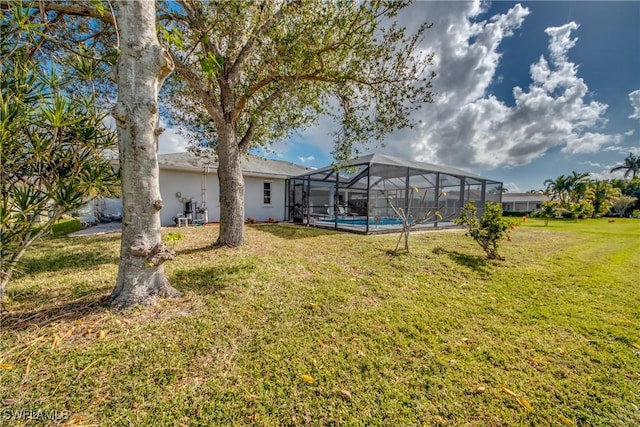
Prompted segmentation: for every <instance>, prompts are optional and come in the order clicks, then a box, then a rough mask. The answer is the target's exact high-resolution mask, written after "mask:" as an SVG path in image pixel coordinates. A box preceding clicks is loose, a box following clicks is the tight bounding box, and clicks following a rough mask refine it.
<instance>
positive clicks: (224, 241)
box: [214, 124, 244, 248]
mask: <svg viewBox="0 0 640 427" xmlns="http://www.w3.org/2000/svg"><path fill="white" fill-rule="evenodd" d="M218 136H219V140H218V180H219V182H220V235H219V236H218V240H217V241H216V242H215V243H214V246H226V247H232V248H235V247H238V246H240V245H242V243H243V242H244V177H243V176H242V168H241V164H240V161H241V159H242V152H241V150H240V148H239V147H238V137H237V134H236V130H235V128H234V126H233V125H232V124H227V125H226V126H225V127H224V130H223V131H222V132H219V135H218Z"/></svg>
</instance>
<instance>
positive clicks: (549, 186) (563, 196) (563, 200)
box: [544, 175, 571, 207]
mask: <svg viewBox="0 0 640 427" xmlns="http://www.w3.org/2000/svg"><path fill="white" fill-rule="evenodd" d="M570 184H571V181H570V177H566V176H564V175H560V176H559V177H557V178H556V179H547V180H546V181H545V182H544V186H545V190H544V193H545V194H546V195H547V196H550V197H551V200H557V201H559V202H560V205H561V206H563V207H564V206H565V205H567V204H568V197H569V189H570V188H571V187H570Z"/></svg>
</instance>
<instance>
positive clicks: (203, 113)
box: [160, 0, 434, 247]
mask: <svg viewBox="0 0 640 427" xmlns="http://www.w3.org/2000/svg"><path fill="white" fill-rule="evenodd" d="M178 4H179V6H177V5H176V4H175V3H174V2H167V3H165V4H164V6H163V10H162V12H161V17H160V21H161V23H162V26H161V28H162V36H163V40H164V41H165V42H166V43H167V44H168V45H170V48H171V54H172V56H173V59H174V62H175V64H176V73H177V77H179V80H176V81H175V82H174V84H172V85H171V88H172V89H173V93H172V97H171V98H172V99H173V100H175V102H174V104H173V107H174V108H173V112H174V113H177V114H176V116H177V118H178V120H180V122H181V123H182V124H187V125H190V126H191V129H192V130H193V131H195V133H196V134H197V135H198V138H203V139H204V140H205V141H204V142H205V144H206V145H207V146H209V147H211V148H213V149H214V151H215V152H216V153H217V155H218V165H219V166H218V178H219V182H220V234H219V237H218V240H217V242H216V245H218V246H230V247H234V246H239V245H241V244H242V243H243V240H244V230H243V224H244V180H243V176H242V171H241V168H240V161H241V158H242V156H243V155H244V154H246V153H247V152H248V150H249V149H251V148H253V147H257V146H262V145H268V144H270V143H272V142H274V141H276V140H278V139H281V138H284V137H287V136H288V135H290V134H291V133H292V132H294V131H296V130H299V129H302V128H304V127H306V126H309V125H311V124H314V123H316V121H317V119H318V117H319V116H320V115H322V114H328V115H331V116H333V117H334V118H335V123H336V128H337V130H336V131H335V132H334V134H333V138H334V143H335V149H334V155H335V157H336V158H337V159H346V158H348V157H350V156H351V155H352V153H353V148H354V146H355V145H356V144H357V143H361V142H368V141H379V140H381V139H382V137H383V136H384V135H386V134H388V133H389V132H391V131H393V130H395V129H398V128H403V127H407V126H411V125H412V121H411V114H410V113H411V111H412V110H414V109H416V108H419V107H420V106H421V105H422V104H424V103H425V102H431V101H432V93H431V91H430V87H431V85H430V82H431V79H432V78H433V77H434V76H433V75H431V74H427V71H426V67H427V66H428V65H429V64H430V63H431V60H432V56H431V55H429V54H426V53H424V52H419V51H418V49H417V48H418V45H419V42H420V40H421V37H422V36H423V35H424V31H425V30H426V29H427V28H428V27H429V26H428V25H426V24H424V25H422V26H421V27H420V28H419V29H418V30H417V31H416V32H415V33H414V34H411V35H407V34H406V32H405V29H404V28H401V27H399V26H398V25H397V23H396V22H395V21H394V18H395V16H396V14H397V13H399V12H400V11H401V10H402V9H403V8H404V7H406V6H407V5H408V2H404V1H382V0H372V1H365V2H328V1H323V0H309V1H299V0H284V1H276V0H267V1H255V2H246V1H243V0H232V1H227V2H224V3H218V2H201V1H192V0H182V1H178Z"/></svg>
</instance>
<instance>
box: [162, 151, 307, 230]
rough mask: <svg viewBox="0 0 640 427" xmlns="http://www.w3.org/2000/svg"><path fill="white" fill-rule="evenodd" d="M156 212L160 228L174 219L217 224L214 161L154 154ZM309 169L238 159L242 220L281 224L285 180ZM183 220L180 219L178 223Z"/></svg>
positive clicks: (217, 190)
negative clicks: (157, 188) (242, 193)
mask: <svg viewBox="0 0 640 427" xmlns="http://www.w3.org/2000/svg"><path fill="white" fill-rule="evenodd" d="M158 165H159V167H160V177H159V178H160V194H161V195H162V201H163V203H164V207H163V208H162V210H161V211H160V221H161V224H162V225H163V226H169V225H174V224H175V223H176V221H175V218H177V217H179V216H182V217H188V218H189V219H190V221H189V222H191V221H196V222H217V221H220V197H219V196H220V186H219V183H218V176H217V162H216V161H210V160H208V159H206V158H202V157H197V156H196V155H194V154H192V153H175V154H160V155H158ZM308 170H309V169H307V168H305V167H303V166H300V165H296V164H294V163H290V162H285V161H281V160H270V159H265V158H263V157H258V156H254V155H251V154H250V155H247V156H245V157H244V158H243V159H242V171H243V175H244V180H245V201H244V202H245V203H244V206H245V218H250V217H251V218H255V219H256V220H257V221H266V220H268V219H269V218H274V219H275V220H278V221H282V220H283V219H284V218H285V181H286V179H287V178H288V177H291V176H297V175H300V174H303V173H305V172H308ZM182 221H184V220H182Z"/></svg>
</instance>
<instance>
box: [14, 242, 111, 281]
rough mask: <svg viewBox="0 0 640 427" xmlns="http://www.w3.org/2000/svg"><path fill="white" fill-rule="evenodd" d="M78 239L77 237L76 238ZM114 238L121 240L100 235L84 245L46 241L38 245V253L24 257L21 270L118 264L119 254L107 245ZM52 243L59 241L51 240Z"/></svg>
mask: <svg viewBox="0 0 640 427" xmlns="http://www.w3.org/2000/svg"><path fill="white" fill-rule="evenodd" d="M62 239H65V242H79V241H78V240H66V239H70V238H68V237H63V238H62ZM75 239H77V238H75ZM113 240H118V241H119V240H120V236H116V237H100V238H99V240H97V241H95V240H92V241H86V244H82V245H77V244H76V245H66V244H64V245H63V246H53V245H47V243H49V242H44V244H43V245H41V246H38V252H39V253H38V255H37V256H36V255H33V254H31V255H30V256H25V258H23V260H22V262H21V265H20V270H21V271H22V272H24V273H25V274H37V273H44V272H51V271H62V270H75V269H87V268H89V267H95V266H98V265H103V264H118V259H119V254H118V252H117V250H115V251H113V250H111V249H110V248H108V247H106V246H101V245H109V244H110V243H111V241H113ZM51 243H52V244H57V243H59V241H57V240H51Z"/></svg>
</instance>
